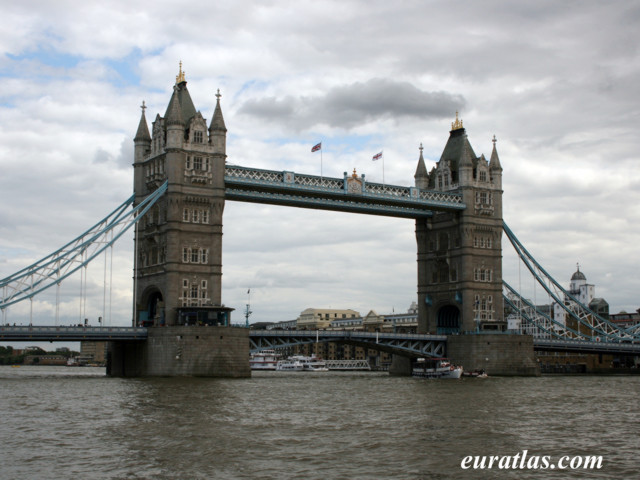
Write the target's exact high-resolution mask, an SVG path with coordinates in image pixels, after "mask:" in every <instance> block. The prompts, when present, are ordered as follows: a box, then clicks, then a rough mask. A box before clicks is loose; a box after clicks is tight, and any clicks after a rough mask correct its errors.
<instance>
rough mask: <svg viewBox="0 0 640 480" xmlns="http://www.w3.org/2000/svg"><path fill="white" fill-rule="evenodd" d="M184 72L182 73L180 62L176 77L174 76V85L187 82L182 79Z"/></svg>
mask: <svg viewBox="0 0 640 480" xmlns="http://www.w3.org/2000/svg"><path fill="white" fill-rule="evenodd" d="M184 74H185V72H183V71H182V60H180V68H179V70H178V75H176V85H179V84H181V83H182V82H186V81H187V80H186V79H185V77H184Z"/></svg>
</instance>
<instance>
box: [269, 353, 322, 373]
mask: <svg viewBox="0 0 640 480" xmlns="http://www.w3.org/2000/svg"><path fill="white" fill-rule="evenodd" d="M276 371H278V372H328V371H329V369H328V368H327V365H326V363H325V361H324V360H322V359H320V358H317V357H316V356H315V355H312V356H310V357H307V356H304V355H293V356H291V357H289V358H287V359H286V360H280V361H279V362H278V363H277V365H276Z"/></svg>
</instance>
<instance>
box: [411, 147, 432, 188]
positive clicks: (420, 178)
mask: <svg viewBox="0 0 640 480" xmlns="http://www.w3.org/2000/svg"><path fill="white" fill-rule="evenodd" d="M422 150H423V148H422V144H420V158H419V159H418V167H417V168H416V174H415V175H414V176H413V178H415V181H416V187H418V188H420V189H426V188H428V187H429V173H427V166H426V165H425V163H424V157H423V156H422Z"/></svg>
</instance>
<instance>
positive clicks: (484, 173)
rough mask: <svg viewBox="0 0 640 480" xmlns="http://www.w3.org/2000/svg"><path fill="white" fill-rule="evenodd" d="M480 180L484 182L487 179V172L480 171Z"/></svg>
mask: <svg viewBox="0 0 640 480" xmlns="http://www.w3.org/2000/svg"><path fill="white" fill-rule="evenodd" d="M480 181H481V182H486V181H487V172H484V171H483V172H480Z"/></svg>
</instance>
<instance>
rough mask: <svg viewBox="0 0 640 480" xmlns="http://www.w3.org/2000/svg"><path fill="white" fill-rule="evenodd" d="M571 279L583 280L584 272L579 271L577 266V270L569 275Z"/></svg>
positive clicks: (585, 278) (584, 278)
mask: <svg viewBox="0 0 640 480" xmlns="http://www.w3.org/2000/svg"><path fill="white" fill-rule="evenodd" d="M571 280H584V281H586V280H587V277H585V276H584V273H582V272H581V271H580V267H578V270H577V271H576V273H574V274H573V275H572V276H571Z"/></svg>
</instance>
